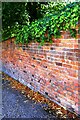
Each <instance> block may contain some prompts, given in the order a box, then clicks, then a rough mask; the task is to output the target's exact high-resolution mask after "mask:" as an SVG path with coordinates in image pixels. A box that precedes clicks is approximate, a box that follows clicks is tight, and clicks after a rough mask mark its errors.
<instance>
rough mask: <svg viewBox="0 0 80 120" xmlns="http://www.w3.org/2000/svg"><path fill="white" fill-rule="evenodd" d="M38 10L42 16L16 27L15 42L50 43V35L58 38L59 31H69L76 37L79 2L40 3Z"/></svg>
mask: <svg viewBox="0 0 80 120" xmlns="http://www.w3.org/2000/svg"><path fill="white" fill-rule="evenodd" d="M39 12H40V14H42V16H43V17H42V18H40V17H39V19H35V20H33V21H32V22H30V23H29V24H26V25H25V24H23V25H22V26H18V27H17V28H18V30H17V31H16V32H15V36H16V43H22V44H28V43H29V42H31V41H37V42H39V43H40V45H43V44H44V43H45V42H50V43H52V35H53V36H54V37H55V38H59V37H60V35H61V31H70V34H71V36H72V37H76V33H77V32H76V25H77V24H78V21H79V20H80V2H72V3H68V4H66V3H56V4H55V3H54V2H51V3H48V4H41V9H39ZM15 28H16V27H15ZM10 29H11V28H10Z"/></svg>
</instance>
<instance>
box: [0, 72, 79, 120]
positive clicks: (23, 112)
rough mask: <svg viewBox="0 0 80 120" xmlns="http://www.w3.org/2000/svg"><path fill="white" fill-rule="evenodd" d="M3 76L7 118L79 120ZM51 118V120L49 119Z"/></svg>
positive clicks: (3, 98)
mask: <svg viewBox="0 0 80 120" xmlns="http://www.w3.org/2000/svg"><path fill="white" fill-rule="evenodd" d="M0 74H2V105H3V107H2V115H3V118H4V119H3V120H7V119H5V118H11V119H10V120H12V118H22V119H23V118H32V119H33V120H36V119H38V120H44V119H47V120H55V119H57V120H61V119H62V118H63V119H64V120H65V119H68V120H71V119H75V120H79V119H78V118H77V116H76V115H75V114H74V113H71V112H69V111H67V110H64V109H63V108H62V107H60V106H58V105H57V104H56V103H54V102H52V101H50V100H49V99H48V98H46V97H45V96H43V95H41V94H40V93H38V92H34V91H33V90H31V89H30V88H28V87H27V86H24V85H23V84H21V83H20V82H18V81H16V80H14V79H13V78H11V77H10V76H8V75H6V74H5V73H2V72H1V73H0ZM48 118H49V119H48Z"/></svg>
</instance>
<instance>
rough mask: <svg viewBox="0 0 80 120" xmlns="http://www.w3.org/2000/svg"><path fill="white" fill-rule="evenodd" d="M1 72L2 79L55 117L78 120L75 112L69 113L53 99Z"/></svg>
mask: <svg viewBox="0 0 80 120" xmlns="http://www.w3.org/2000/svg"><path fill="white" fill-rule="evenodd" d="M0 74H2V81H3V80H5V81H6V80H7V81H10V84H9V85H10V86H11V87H12V88H13V89H16V90H19V91H20V92H21V93H22V94H23V95H24V96H25V97H28V98H29V99H32V100H34V101H35V104H36V103H41V104H42V108H43V109H44V110H45V111H47V112H48V113H50V114H52V115H55V116H56V117H57V118H63V119H74V120H79V118H78V117H77V115H76V113H71V112H69V111H68V110H65V109H64V108H63V107H60V106H59V105H57V104H56V103H54V102H53V101H51V100H49V99H48V98H45V96H43V95H41V94H40V93H39V92H34V91H33V90H31V89H30V88H28V87H27V86H24V85H23V84H21V83H20V82H18V81H16V80H14V79H13V78H11V77H10V76H8V75H7V74H5V73H3V72H0ZM24 102H25V103H27V102H28V100H26V101H24Z"/></svg>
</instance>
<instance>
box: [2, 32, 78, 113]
mask: <svg viewBox="0 0 80 120" xmlns="http://www.w3.org/2000/svg"><path fill="white" fill-rule="evenodd" d="M78 36H79V35H78ZM79 39H80V38H72V37H70V35H69V33H68V34H66V33H65V34H63V33H62V38H59V39H54V38H53V41H54V42H53V43H52V44H50V43H45V45H44V46H40V47H39V44H38V43H30V44H29V45H28V46H26V45H15V44H14V40H15V38H12V39H9V40H7V41H4V42H2V57H1V61H2V70H3V71H4V72H5V73H7V74H8V75H10V76H11V77H13V78H14V79H16V80H18V81H20V82H21V83H23V84H24V85H27V86H28V87H29V88H31V89H33V90H34V91H39V92H40V93H41V94H43V95H45V96H46V97H48V98H49V99H51V100H52V101H54V102H56V103H57V104H59V105H61V106H63V107H65V108H67V109H70V110H71V111H75V112H76V113H77V114H80V110H79V99H80V98H79V93H80V90H79V89H80V86H79V85H80V83H79V75H78V74H79V69H80V67H79V66H80V62H79V56H80V49H79V43H80V40H79Z"/></svg>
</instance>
